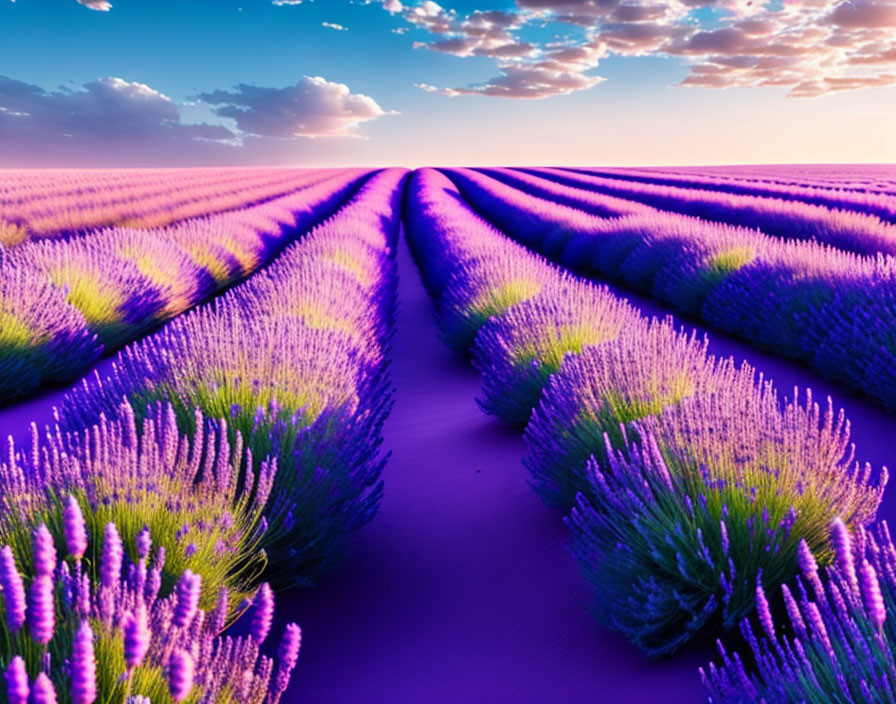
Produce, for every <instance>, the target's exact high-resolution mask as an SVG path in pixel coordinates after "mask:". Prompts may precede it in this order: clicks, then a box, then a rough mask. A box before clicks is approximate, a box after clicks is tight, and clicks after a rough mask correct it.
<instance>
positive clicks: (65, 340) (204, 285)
mask: <svg viewBox="0 0 896 704" xmlns="http://www.w3.org/2000/svg"><path fill="white" fill-rule="evenodd" d="M367 173H368V172H363V171H350V172H338V173H335V174H334V173H330V174H329V175H325V176H324V177H321V176H319V175H314V174H312V175H310V176H303V177H302V178H299V179H298V180H297V181H296V182H295V185H296V186H297V187H299V190H294V191H293V192H292V193H289V194H288V195H285V196H282V197H280V198H276V199H274V200H270V201H267V202H265V203H263V204H260V205H256V206H253V207H249V208H245V209H242V210H235V211H232V212H228V213H224V214H220V215H214V216H210V217H205V218H197V219H193V220H186V221H184V222H181V223H178V224H177V225H173V226H171V227H167V228H161V229H148V230H147V229H130V228H110V229H105V230H97V231H95V232H93V233H91V234H89V235H85V236H83V237H79V238H75V239H60V240H43V241H35V242H27V243H25V244H22V245H20V246H18V247H14V248H12V249H10V250H6V251H4V250H3V249H2V248H0V400H3V399H9V398H12V397H15V396H21V395H25V394H28V393H30V392H32V391H34V390H35V389H37V388H39V387H40V386H41V385H44V384H60V383H65V382H67V381H70V380H72V379H74V378H77V377H78V376H80V375H82V374H83V373H84V372H85V371H86V370H87V369H88V368H89V367H90V365H91V364H92V363H93V362H94V361H95V360H96V359H97V358H98V357H99V356H100V355H102V354H103V353H104V352H108V351H112V350H114V349H116V348H117V347H120V346H121V345H123V344H125V343H127V342H130V341H131V340H134V339H136V338H137V337H139V336H140V335H142V334H145V333H146V332H147V331H148V330H150V329H151V328H153V327H155V326H157V325H158V324H160V323H162V322H164V321H166V320H169V319H170V318H173V317H175V316H177V315H179V314H181V313H183V312H184V311H186V310H189V309H190V308H192V307H193V306H195V305H196V304H197V303H199V302H201V301H204V300H206V299H208V298H209V297H210V296H212V295H213V294H214V293H215V292H217V291H219V290H221V289H222V288H226V287H227V286H230V285H232V284H234V283H235V282H238V281H240V280H242V279H244V278H245V277H246V276H248V275H250V274H251V273H253V272H254V271H256V270H257V269H258V268H259V267H260V266H263V265H264V264H265V263H267V262H268V261H270V260H271V258H272V257H274V256H275V255H276V254H277V252H279V251H280V250H281V249H282V248H283V247H284V246H285V245H287V244H288V243H289V242H291V241H292V240H293V239H294V238H295V236H296V235H297V234H298V233H301V232H304V231H305V230H307V229H308V228H309V227H311V226H313V225H314V224H316V223H317V222H319V221H320V220H321V219H322V218H323V217H326V216H327V215H328V214H329V213H331V212H333V211H334V210H335V209H336V208H337V207H338V206H339V205H340V204H341V203H342V202H344V200H345V199H346V198H347V197H348V195H350V194H351V193H352V192H353V191H354V190H355V189H356V188H357V184H358V182H359V179H361V178H363V177H364V176H365V175H367Z"/></svg>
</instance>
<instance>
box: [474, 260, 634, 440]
mask: <svg viewBox="0 0 896 704" xmlns="http://www.w3.org/2000/svg"><path fill="white" fill-rule="evenodd" d="M639 318H640V315H639V314H638V313H637V312H636V311H635V310H634V309H633V308H632V307H631V306H630V305H629V304H628V303H625V302H623V301H622V300H620V299H619V298H617V297H616V296H614V295H612V294H611V293H610V292H609V291H607V290H606V289H604V288H600V287H596V286H591V285H588V284H585V283H583V282H581V281H579V280H577V279H574V278H572V277H570V276H566V275H556V280H555V281H552V282H551V283H550V284H549V285H547V286H546V287H545V288H544V289H542V291H541V292H540V293H539V294H538V295H537V296H535V297H533V298H530V299H528V300H526V301H523V302H520V303H518V304H516V305H513V306H510V307H508V308H507V309H506V310H504V312H503V313H502V314H501V315H499V316H495V317H492V318H491V319H490V320H489V321H488V322H487V323H486V324H485V325H483V327H482V329H481V330H480V332H479V334H478V335H477V337H476V341H475V344H474V346H473V353H472V354H473V364H474V365H475V366H476V367H477V368H478V369H479V370H480V371H481V372H482V397H481V398H480V399H479V406H480V408H482V410H483V411H485V412H486V413H489V414H491V415H494V416H497V417H498V418H501V419H502V420H505V421H508V422H511V423H526V422H527V421H528V420H529V417H530V415H531V414H532V409H533V408H535V406H537V405H538V401H539V398H540V397H541V393H542V390H543V389H544V387H545V386H546V385H547V384H548V382H549V380H550V378H551V376H552V375H553V374H554V373H556V372H557V371H558V370H559V369H560V365H561V364H562V362H563V360H564V358H565V357H566V355H569V354H579V353H581V352H582V351H583V350H584V349H585V348H586V347H588V346H592V345H596V344H599V343H600V342H603V341H605V340H612V339H614V338H615V337H617V336H618V335H619V333H620V332H621V330H622V328H623V326H624V325H628V324H634V323H635V321H636V320H637V319H639Z"/></svg>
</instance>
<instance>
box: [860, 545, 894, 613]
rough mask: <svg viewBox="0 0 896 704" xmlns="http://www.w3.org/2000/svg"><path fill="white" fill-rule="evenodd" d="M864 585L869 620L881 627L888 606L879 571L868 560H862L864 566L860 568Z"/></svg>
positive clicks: (863, 592)
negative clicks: (878, 577) (885, 602)
mask: <svg viewBox="0 0 896 704" xmlns="http://www.w3.org/2000/svg"><path fill="white" fill-rule="evenodd" d="M859 573H860V575H861V585H862V599H863V601H864V603H865V613H866V614H867V616H868V620H869V621H871V623H873V624H874V626H875V628H878V629H879V628H881V627H882V626H883V625H884V621H885V620H886V618H887V607H886V605H885V604H884V598H883V595H882V594H881V591H880V582H879V581H878V579H877V572H876V571H875V570H874V567H872V566H871V563H870V562H868V560H862V566H861V567H860V568H859Z"/></svg>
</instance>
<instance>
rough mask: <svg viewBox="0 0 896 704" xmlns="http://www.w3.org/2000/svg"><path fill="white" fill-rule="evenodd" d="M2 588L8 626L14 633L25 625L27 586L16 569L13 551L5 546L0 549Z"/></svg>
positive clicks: (0, 579)
mask: <svg viewBox="0 0 896 704" xmlns="http://www.w3.org/2000/svg"><path fill="white" fill-rule="evenodd" d="M0 587H2V589H3V599H4V601H5V603H6V625H7V626H8V628H9V630H10V631H12V632H13V633H15V632H17V631H18V630H19V629H20V628H21V627H22V626H23V625H25V610H26V608H27V606H26V602H25V585H24V583H23V581H22V575H20V574H19V571H18V569H16V561H15V558H14V557H13V554H12V549H11V548H10V547H9V546H8V545H5V546H4V547H3V548H2V549H0Z"/></svg>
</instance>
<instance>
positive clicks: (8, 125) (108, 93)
mask: <svg viewBox="0 0 896 704" xmlns="http://www.w3.org/2000/svg"><path fill="white" fill-rule="evenodd" d="M198 100H199V101H202V102H203V103H205V104H206V105H207V106H209V107H210V109H211V111H212V112H213V113H214V114H216V115H217V116H219V117H222V118H228V119H230V120H232V121H233V124H234V127H233V128H230V127H228V126H226V125H223V124H208V123H198V124H194V123H188V122H185V121H184V120H183V117H182V114H181V109H180V107H179V106H178V105H177V104H176V103H175V102H174V101H173V100H172V99H171V98H169V97H168V96H166V95H164V94H163V93H161V92H159V91H157V90H155V89H154V88H152V87H150V86H148V85H146V84H143V83H137V82H129V81H126V80H124V79H122V78H117V77H107V78H100V79H97V80H95V81H91V82H88V83H85V84H84V85H82V86H80V87H79V88H77V89H69V88H64V87H60V88H58V89H56V90H50V91H48V90H45V89H43V88H41V87H40V86H37V85H33V84H30V83H26V82H24V81H19V80H16V79H13V78H9V77H7V76H0V149H3V150H5V151H7V152H8V153H12V154H15V153H18V152H20V151H23V150H28V149H34V148H36V147H38V146H39V148H40V150H41V151H43V152H53V153H55V154H56V155H58V156H59V157H61V158H64V156H65V155H66V154H68V153H72V154H76V155H78V156H83V155H84V154H85V152H88V151H90V150H102V151H108V150H117V151H118V152H119V153H120V154H121V155H122V156H128V155H131V154H134V155H137V154H140V153H146V152H147V151H148V150H153V149H158V150H161V151H162V152H163V153H165V152H173V151H176V152H177V153H178V154H179V155H180V156H182V157H183V158H188V157H189V156H191V155H193V156H197V157H200V158H208V157H210V156H213V155H215V154H217V155H219V156H224V155H226V154H227V153H232V154H233V153H235V152H236V151H237V150H240V149H241V148H242V147H243V146H244V145H245V144H247V143H248V142H252V143H253V144H257V142H258V140H298V139H301V138H321V137H327V138H344V137H355V138H357V137H359V136H360V134H359V132H358V128H359V126H360V125H361V124H363V123H365V122H369V121H371V120H376V119H378V118H380V117H384V116H387V115H392V114H395V113H394V112H390V111H386V110H383V109H382V108H381V107H380V106H379V105H378V104H377V102H376V101H375V100H373V99H372V98H370V97H369V96H366V95H362V94H358V93H352V92H351V90H350V89H349V87H348V86H347V85H344V84H341V83H334V82H331V81H328V80H326V79H325V78H322V77H320V76H314V77H309V76H306V77H304V78H303V79H302V80H300V81H299V82H298V83H297V84H296V85H294V86H288V87H286V88H271V87H260V86H250V85H245V84H241V85H238V86H236V87H235V88H234V89H233V90H217V91H212V92H209V93H203V94H201V95H199V96H198Z"/></svg>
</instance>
